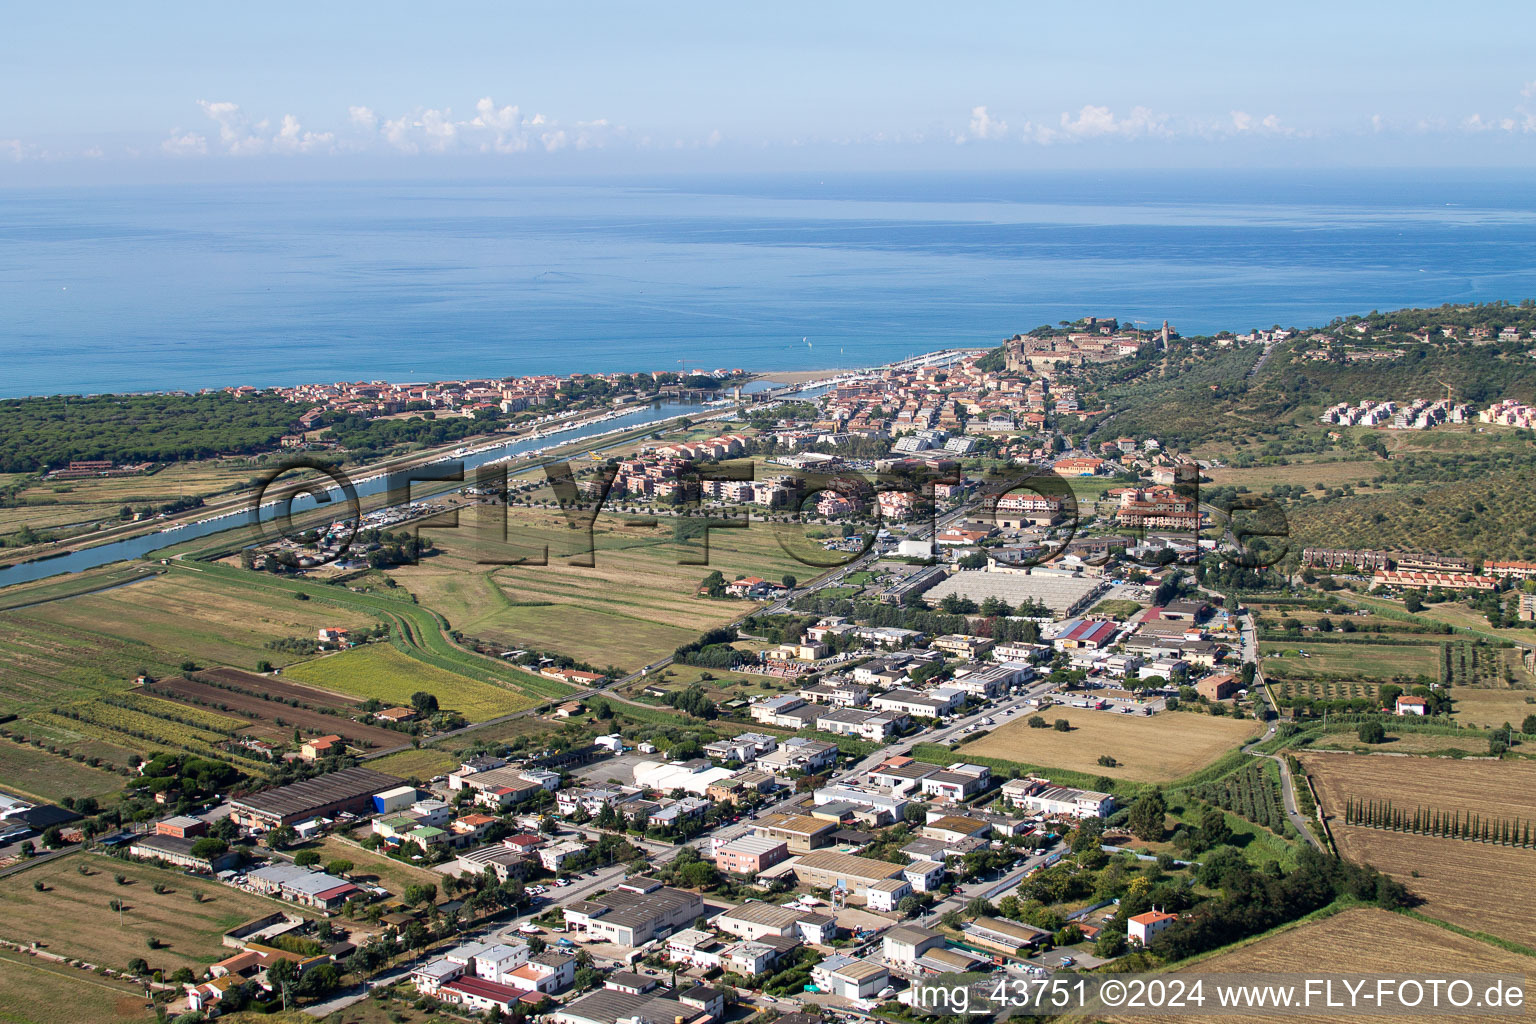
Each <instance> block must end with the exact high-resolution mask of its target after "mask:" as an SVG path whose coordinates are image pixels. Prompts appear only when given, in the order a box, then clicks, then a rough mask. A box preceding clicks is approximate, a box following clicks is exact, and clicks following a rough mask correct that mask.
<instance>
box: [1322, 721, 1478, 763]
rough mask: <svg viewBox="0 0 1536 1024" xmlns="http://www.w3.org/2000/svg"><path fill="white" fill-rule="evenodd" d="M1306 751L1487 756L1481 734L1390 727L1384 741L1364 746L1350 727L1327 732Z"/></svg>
mask: <svg viewBox="0 0 1536 1024" xmlns="http://www.w3.org/2000/svg"><path fill="white" fill-rule="evenodd" d="M1308 749H1309V750H1345V751H1350V752H1353V753H1358V754H1373V753H1380V754H1421V755H1426V756H1428V755H1440V756H1444V755H1447V754H1454V753H1455V752H1456V751H1460V752H1461V753H1462V754H1463V755H1465V754H1471V755H1474V756H1482V755H1486V754H1487V753H1488V739H1487V737H1486V736H1483V735H1481V734H1480V733H1475V732H1470V731H1469V732H1463V733H1460V734H1458V735H1442V734H1440V733H1434V732H1419V731H1415V730H1408V729H1403V730H1400V731H1397V732H1393V731H1392V729H1391V726H1388V727H1387V738H1386V741H1385V742H1383V743H1378V744H1371V745H1367V744H1364V743H1361V742H1360V737H1359V736H1358V735H1356V732H1355V727H1354V726H1350V727H1349V728H1348V729H1338V730H1329V731H1328V732H1326V733H1324V734H1323V735H1321V736H1320V737H1318V738H1317V739H1315V740H1313V741H1312V743H1311V744H1310V745H1309V746H1308Z"/></svg>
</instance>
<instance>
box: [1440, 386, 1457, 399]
mask: <svg viewBox="0 0 1536 1024" xmlns="http://www.w3.org/2000/svg"><path fill="white" fill-rule="evenodd" d="M1440 383H1441V384H1445V404H1446V405H1450V404H1451V401H1452V396H1453V395H1455V393H1456V392H1455V391H1453V390H1452V389H1451V386H1450V385H1449V384H1446V383H1445V381H1443V380H1442V381H1440Z"/></svg>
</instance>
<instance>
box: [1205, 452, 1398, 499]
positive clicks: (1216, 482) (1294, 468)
mask: <svg viewBox="0 0 1536 1024" xmlns="http://www.w3.org/2000/svg"><path fill="white" fill-rule="evenodd" d="M1380 474H1381V461H1380V460H1379V459H1377V458H1376V457H1375V456H1370V457H1367V458H1364V459H1358V460H1344V459H1330V460H1320V461H1316V462H1299V461H1296V459H1295V458H1292V460H1291V462H1290V464H1289V465H1286V466H1249V467H1236V466H1221V467H1217V468H1213V469H1211V470H1210V471H1209V476H1210V478H1211V483H1210V486H1212V487H1247V488H1248V489H1249V490H1251V491H1256V492H1259V493H1263V492H1264V491H1267V490H1269V489H1270V488H1271V487H1274V486H1275V485H1276V484H1284V485H1286V486H1293V485H1296V484H1300V485H1301V486H1303V487H1306V488H1309V489H1311V488H1313V487H1314V486H1315V485H1316V484H1323V485H1324V486H1325V487H1342V486H1344V485H1345V484H1353V485H1354V486H1357V487H1358V486H1359V485H1360V484H1361V483H1362V482H1365V481H1372V480H1375V479H1376V477H1377V476H1379V475H1380Z"/></svg>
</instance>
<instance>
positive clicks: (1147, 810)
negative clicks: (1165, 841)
mask: <svg viewBox="0 0 1536 1024" xmlns="http://www.w3.org/2000/svg"><path fill="white" fill-rule="evenodd" d="M1167 813H1168V804H1167V801H1165V800H1164V799H1163V794H1162V791H1161V790H1156V789H1153V790H1148V791H1147V792H1145V793H1143V794H1141V795H1140V796H1138V797H1137V798H1136V801H1135V802H1134V803H1133V804H1131V813H1130V817H1129V820H1128V821H1127V822H1126V824H1127V826H1128V827H1129V828H1130V830H1131V833H1132V834H1133V835H1134V836H1135V837H1136V838H1137V839H1143V840H1146V841H1147V842H1156V841H1157V840H1159V839H1162V838H1163V819H1164V817H1165V816H1166V815H1167Z"/></svg>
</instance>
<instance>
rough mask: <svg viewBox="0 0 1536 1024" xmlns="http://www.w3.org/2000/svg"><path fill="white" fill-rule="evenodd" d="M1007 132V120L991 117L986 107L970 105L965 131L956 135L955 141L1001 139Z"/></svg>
mask: <svg viewBox="0 0 1536 1024" xmlns="http://www.w3.org/2000/svg"><path fill="white" fill-rule="evenodd" d="M1007 134H1008V122H1007V121H1004V120H1003V119H1002V118H997V117H993V116H992V115H991V114H990V113H988V112H987V108H986V107H984V106H981V107H972V108H971V121H970V124H968V125H966V129H965V132H964V133H963V134H961V135H960V136H958V137H957V138H956V139H955V141H956V142H968V141H970V140H972V139H975V140H982V139H1001V138H1003V137H1004V136H1006V135H1007Z"/></svg>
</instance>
